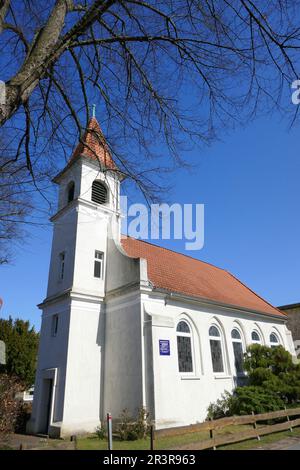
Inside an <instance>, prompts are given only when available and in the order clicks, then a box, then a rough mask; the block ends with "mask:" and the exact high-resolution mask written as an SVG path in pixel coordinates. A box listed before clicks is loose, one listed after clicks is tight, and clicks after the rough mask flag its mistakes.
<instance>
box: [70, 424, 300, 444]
mask: <svg viewBox="0 0 300 470" xmlns="http://www.w3.org/2000/svg"><path fill="white" fill-rule="evenodd" d="M248 428H251V426H249V425H245V426H228V427H227V428H225V429H223V430H222V431H221V432H220V434H230V435H231V434H233V433H237V432H239V431H244V430H246V429H248ZM293 436H300V427H298V428H296V429H294V430H293V432H292V433H291V432H290V431H282V432H278V433H274V434H270V435H268V436H264V437H262V438H261V440H260V441H257V440H256V439H250V440H248V441H244V442H240V443H237V444H230V445H227V446H220V447H218V450H244V449H245V450H246V449H254V448H256V447H261V446H263V445H266V444H270V443H272V442H276V441H279V440H281V439H285V438H287V437H293ZM208 438H209V434H208V432H198V433H193V434H184V435H181V436H173V437H161V438H159V439H156V440H155V443H154V446H155V449H156V450H167V449H176V448H178V447H180V446H183V445H185V444H192V443H194V442H199V441H202V440H204V439H208ZM77 449H78V450H107V441H106V440H99V439H98V437H97V436H96V435H95V434H92V435H90V436H84V437H78V439H77ZM113 449H114V450H149V449H150V440H149V438H147V439H138V440H136V441H119V440H117V439H114V440H113Z"/></svg>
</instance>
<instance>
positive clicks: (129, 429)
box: [116, 408, 150, 441]
mask: <svg viewBox="0 0 300 470" xmlns="http://www.w3.org/2000/svg"><path fill="white" fill-rule="evenodd" d="M149 429H150V424H149V413H148V412H147V411H146V410H145V409H144V408H140V409H139V410H138V413H137V417H136V419H135V420H134V419H133V417H132V416H131V414H130V413H129V411H128V410H127V409H124V410H123V411H122V413H121V415H120V417H119V423H118V425H117V427H116V432H117V434H118V437H119V439H120V440H121V441H135V440H137V439H142V438H145V437H146V436H147V434H148V433H149Z"/></svg>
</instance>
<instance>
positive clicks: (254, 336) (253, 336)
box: [251, 330, 261, 344]
mask: <svg viewBox="0 0 300 470" xmlns="http://www.w3.org/2000/svg"><path fill="white" fill-rule="evenodd" d="M251 339H252V343H254V344H261V338H260V336H259V334H258V333H257V331H255V330H253V331H252V333H251Z"/></svg>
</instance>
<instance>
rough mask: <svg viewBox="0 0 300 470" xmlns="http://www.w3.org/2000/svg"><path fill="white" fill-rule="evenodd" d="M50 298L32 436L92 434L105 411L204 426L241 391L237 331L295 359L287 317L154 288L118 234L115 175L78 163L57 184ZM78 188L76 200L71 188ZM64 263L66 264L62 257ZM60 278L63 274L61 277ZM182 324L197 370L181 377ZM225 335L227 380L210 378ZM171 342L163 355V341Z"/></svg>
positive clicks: (45, 311)
mask: <svg viewBox="0 0 300 470" xmlns="http://www.w3.org/2000/svg"><path fill="white" fill-rule="evenodd" d="M94 180H101V181H104V182H105V184H106V186H107V188H108V202H107V203H106V204H97V203H95V202H92V201H91V187H92V183H93V181H94ZM56 182H57V183H58V184H59V204H58V212H57V214H56V215H55V216H54V217H53V218H52V221H53V223H54V233H53V243H52V253H51V263H50V271H49V282H48V291H47V298H46V299H45V300H44V301H43V303H42V304H41V306H40V307H41V308H42V310H43V315H42V327H41V340H40V348H39V358H38V368H37V374H36V383H35V393H34V403H33V412H32V417H31V420H30V422H29V427H28V430H29V431H30V432H33V433H49V434H50V435H52V436H66V435H70V434H75V433H82V432H93V431H94V430H95V428H96V426H98V425H99V423H100V422H101V421H102V420H103V419H104V417H105V415H106V413H107V412H110V413H112V415H113V418H117V417H118V416H119V414H120V412H121V411H122V410H123V409H124V408H127V409H129V411H130V412H131V413H132V414H136V412H137V409H138V408H140V407H142V406H143V407H145V408H147V409H148V410H149V412H150V414H151V418H152V419H153V420H155V423H156V426H157V428H163V427H172V426H180V425H187V424H192V423H196V422H200V421H203V420H204V419H205V417H206V414H207V407H208V405H209V404H210V403H211V402H214V401H215V400H216V399H218V398H219V397H220V395H221V394H222V393H223V392H224V390H232V388H233V387H234V385H235V377H236V376H237V374H236V370H235V361H234V353H233V345H232V338H231V332H232V329H233V328H236V329H237V330H238V331H239V332H240V336H241V342H242V347H243V350H245V348H246V347H247V345H249V344H251V342H252V337H251V335H252V332H253V331H254V330H255V331H256V332H257V333H258V335H259V337H260V340H261V343H262V344H266V345H269V341H270V334H271V333H275V334H276V336H277V338H278V340H279V342H280V343H281V344H282V345H283V346H284V347H285V348H286V349H287V350H289V351H290V352H291V353H294V349H293V342H292V337H291V334H290V332H289V331H288V330H287V328H286V326H285V321H284V318H283V317H280V316H276V315H274V316H272V315H265V314H259V313H257V312H253V311H247V310H245V309H242V308H240V309H239V308H233V307H229V306H226V305H218V304H216V303H213V302H208V301H206V302H204V301H201V300H197V299H192V298H188V297H184V296H180V295H178V294H174V293H172V292H163V291H159V290H158V289H156V290H153V289H152V285H151V282H150V281H149V279H148V276H147V261H146V260H144V259H134V258H130V257H128V256H127V255H126V254H125V252H124V250H123V249H122V247H121V245H120V243H119V240H118V236H117V237H116V236H115V237H114V238H113V237H112V236H111V234H112V232H114V233H117V234H118V233H119V225H120V213H119V191H120V181H119V178H118V176H117V173H114V172H112V171H111V172H109V171H107V172H105V173H101V172H99V168H98V165H97V164H96V163H95V162H93V161H92V160H88V159H87V158H81V159H79V160H77V162H76V163H74V164H73V165H71V166H70V167H69V168H67V169H66V171H64V172H63V173H62V174H61V175H60V176H59V177H58V178H57V180H56ZM72 182H73V183H74V188H75V191H74V199H73V200H72V201H71V202H69V203H68V190H69V188H70V184H71V183H72ZM95 251H98V252H100V253H102V254H103V266H102V275H101V278H96V277H95V276H94V262H95ZM62 255H63V256H62ZM62 271H63V275H62ZM180 320H184V321H185V322H186V323H187V324H188V325H189V327H190V336H189V337H190V338H191V344H192V362H193V371H192V372H189V373H180V372H179V369H178V354H177V339H176V338H177V332H176V328H177V325H178V323H179V321H180ZM212 325H215V326H216V327H217V328H218V331H219V332H220V341H221V350H222V359H223V363H224V372H222V373H214V372H213V370H212V359H211V350H210V339H209V328H210V327H211V326H212ZM160 340H164V341H165V342H167V341H168V342H169V343H168V344H169V347H170V351H169V355H161V354H160V347H159V341H160Z"/></svg>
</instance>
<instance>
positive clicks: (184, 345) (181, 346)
mask: <svg viewBox="0 0 300 470" xmlns="http://www.w3.org/2000/svg"><path fill="white" fill-rule="evenodd" d="M177 351H178V367H179V372H193V358H192V344H191V338H190V337H189V336H177Z"/></svg>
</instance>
